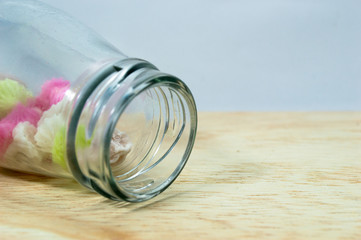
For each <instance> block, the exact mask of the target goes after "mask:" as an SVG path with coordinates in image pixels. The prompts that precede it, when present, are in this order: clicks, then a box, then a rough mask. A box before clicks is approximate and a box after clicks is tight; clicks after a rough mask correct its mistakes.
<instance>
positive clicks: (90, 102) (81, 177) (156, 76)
mask: <svg viewBox="0 0 361 240" xmlns="http://www.w3.org/2000/svg"><path fill="white" fill-rule="evenodd" d="M196 128H197V111H196V106H195V103H194V99H193V97H192V94H191V92H190V90H189V89H188V87H187V86H186V85H185V84H184V83H183V82H182V81H181V80H179V79H178V78H176V77H174V76H172V75H169V74H165V73H162V72H160V71H159V70H158V69H157V68H156V67H155V66H154V65H152V64H150V63H149V62H146V61H144V60H140V59H131V58H128V59H124V60H120V61H117V62H113V63H109V64H106V65H104V66H103V67H102V68H101V69H100V70H98V71H96V72H95V74H92V75H90V77H88V78H87V79H86V80H85V84H84V85H83V86H82V87H81V89H80V90H79V91H78V92H77V94H76V96H75V98H74V104H73V108H72V113H71V116H70V118H69V124H68V126H67V162H68V166H69V169H70V170H71V172H72V174H73V176H74V177H75V178H76V179H77V181H78V182H80V183H81V184H82V185H84V186H86V187H88V188H91V189H93V190H95V191H97V192H98V193H100V194H102V195H104V196H106V197H108V198H111V199H114V200H125V201H130V202H140V201H144V200H147V199H150V198H152V197H154V196H156V195H158V194H159V193H161V192H162V191H164V190H165V189H166V188H167V187H168V186H169V185H170V184H171V183H172V182H173V181H174V180H175V179H176V177H177V176H178V175H179V173H180V172H181V170H182V169H183V167H184V165H185V164H186V162H187V159H188V157H189V155H190V153H191V150H192V147H193V144H194V140H195V134H196ZM116 133H121V134H123V136H124V137H123V140H124V139H125V141H126V142H125V143H124V142H123V143H122V144H123V145H126V146H127V147H128V148H127V149H123V151H124V152H123V153H121V152H120V153H121V154H122V158H119V159H115V160H112V159H111V157H112V156H111V154H112V153H111V148H112V144H117V142H115V143H114V141H117V140H114V135H115V134H116ZM112 139H113V140H112ZM118 140H119V139H118ZM123 147H124V146H123ZM114 161H115V162H114Z"/></svg>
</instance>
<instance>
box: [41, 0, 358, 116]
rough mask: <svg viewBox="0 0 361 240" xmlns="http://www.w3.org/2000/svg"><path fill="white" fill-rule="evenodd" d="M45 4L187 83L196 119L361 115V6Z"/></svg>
mask: <svg viewBox="0 0 361 240" xmlns="http://www.w3.org/2000/svg"><path fill="white" fill-rule="evenodd" d="M43 1H44V2H47V3H49V4H51V5H53V6H55V7H57V8H60V9H62V10H65V11H66V12H68V13H70V14H71V15H73V16H74V17H76V18H78V19H80V20H81V21H82V22H84V23H85V24H86V25H88V26H90V27H91V28H93V29H94V30H95V31H97V32H98V33H100V35H102V36H103V37H104V38H106V39H107V40H109V42H111V43H112V44H114V45H115V46H117V47H118V48H119V49H120V50H121V51H122V52H124V53H125V54H127V55H128V56H131V57H138V58H143V59H146V60H148V61H150V62H152V63H153V64H155V65H156V66H157V67H158V68H159V69H161V70H162V71H164V72H167V73H171V74H173V75H176V76H178V77H179V78H181V79H182V80H183V81H185V82H186V83H187V85H188V86H189V87H190V88H191V90H192V92H193V94H194V96H195V99H196V102H197V105H198V108H199V110H202V111H284V110H285V111H310V110H311V111H313V110H361V1H360V0H357V1H348V0H345V1H341V0H340V1H331V0H324V1H320V0H309V1H302V0H294V1H286V0H283V1H280V0H273V1H270V0H264V1H262V0H252V1H251V0H248V1H245V0H213V1H212V0H182V1H166V0H162V1H160V0H159V1H145V0H144V1H140V0H134V1H130V0H129V1H124V0H101V1H100V0H76V1H75V0H62V1H59V0H43Z"/></svg>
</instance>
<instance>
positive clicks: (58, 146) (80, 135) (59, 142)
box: [51, 125, 92, 170]
mask: <svg viewBox="0 0 361 240" xmlns="http://www.w3.org/2000/svg"><path fill="white" fill-rule="evenodd" d="M65 131H66V130H65V127H62V128H61V129H59V131H58V132H57V133H56V134H55V138H54V142H53V148H52V151H51V152H52V158H53V162H54V163H56V164H58V165H60V166H61V167H62V168H64V169H66V170H67V166H66V162H65V154H66V145H65V144H66V139H65V137H66V136H65V135H66V134H65ZM75 141H76V146H77V147H80V148H86V147H89V146H90V145H91V142H92V138H91V139H86V137H85V126H83V125H80V126H79V127H78V130H77V133H76V140H75Z"/></svg>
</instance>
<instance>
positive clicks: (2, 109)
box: [0, 78, 32, 118]
mask: <svg viewBox="0 0 361 240" xmlns="http://www.w3.org/2000/svg"><path fill="white" fill-rule="evenodd" d="M30 97H32V94H31V92H30V91H29V90H28V89H26V88H25V86H24V85H22V84H20V83H19V82H17V81H14V80H11V79H8V78H6V79H4V80H1V81H0V118H2V117H4V116H6V115H7V114H8V113H9V112H10V111H11V109H12V108H13V107H14V106H15V105H16V104H18V103H26V101H27V100H28V99H29V98H30Z"/></svg>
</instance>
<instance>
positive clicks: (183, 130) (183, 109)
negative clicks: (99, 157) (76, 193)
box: [109, 86, 192, 197]
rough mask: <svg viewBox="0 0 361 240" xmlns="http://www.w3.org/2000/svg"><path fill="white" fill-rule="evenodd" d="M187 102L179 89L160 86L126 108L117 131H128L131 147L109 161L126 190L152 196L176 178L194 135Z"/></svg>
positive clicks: (136, 99) (138, 97) (115, 177)
mask: <svg viewBox="0 0 361 240" xmlns="http://www.w3.org/2000/svg"><path fill="white" fill-rule="evenodd" d="M187 104H188V103H187V102H186V100H185V99H184V96H182V95H181V93H180V92H179V91H178V90H177V89H176V88H174V87H170V86H158V87H150V88H148V89H146V90H144V91H142V92H141V93H140V94H139V95H137V96H136V97H135V98H134V99H133V100H132V101H131V102H130V103H129V105H128V106H127V107H126V108H125V110H124V112H123V113H122V114H121V116H120V118H119V119H118V122H117V124H116V129H115V131H117V132H119V131H120V132H125V133H126V134H127V137H126V138H127V139H126V141H129V142H128V143H129V144H130V145H131V147H130V150H129V152H128V153H127V154H126V155H125V156H124V157H120V158H119V159H118V161H117V162H112V161H111V160H109V161H110V167H111V171H112V175H113V177H114V179H115V181H116V183H117V184H118V186H119V187H120V188H121V189H122V190H123V191H126V192H127V193H128V194H130V195H135V196H138V197H139V195H144V196H143V197H147V195H149V196H151V195H154V194H158V193H160V191H162V190H164V185H169V184H170V183H171V182H172V181H173V180H174V179H175V178H176V177H177V175H178V174H179V172H180V171H181V168H182V167H183V166H184V164H185V161H186V158H187V156H188V155H189V153H187V147H188V144H189V138H190V135H191V134H192V133H191V124H190V121H191V119H190V118H191V114H190V112H189V106H188V105H187ZM114 135H115V134H114V133H113V136H114ZM110 151H111V150H110ZM188 151H189V149H188ZM110 155H111V154H110ZM183 161H184V162H183ZM178 167H180V168H178Z"/></svg>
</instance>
